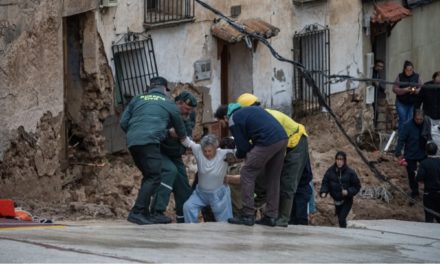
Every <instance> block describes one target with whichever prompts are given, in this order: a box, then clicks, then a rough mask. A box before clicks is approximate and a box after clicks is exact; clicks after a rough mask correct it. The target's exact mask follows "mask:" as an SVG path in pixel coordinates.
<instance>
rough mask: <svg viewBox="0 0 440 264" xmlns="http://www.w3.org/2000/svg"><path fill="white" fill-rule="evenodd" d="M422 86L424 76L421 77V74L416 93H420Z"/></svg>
mask: <svg viewBox="0 0 440 264" xmlns="http://www.w3.org/2000/svg"><path fill="white" fill-rule="evenodd" d="M422 86H423V82H422V77H420V75H419V83H418V85H417V86H416V87H415V88H416V90H415V92H414V93H415V94H419V93H420V90H421V89H422Z"/></svg>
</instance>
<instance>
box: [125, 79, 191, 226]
mask: <svg viewBox="0 0 440 264" xmlns="http://www.w3.org/2000/svg"><path fill="white" fill-rule="evenodd" d="M150 84H151V89H150V90H149V92H148V93H147V94H144V95H138V96H135V97H133V98H132V99H131V101H130V103H129V104H128V105H127V107H126V108H125V110H124V112H123V113H122V116H121V120H120V126H121V128H122V130H123V131H124V132H125V133H126V134H127V145H128V150H129V151H130V154H131V156H132V157H133V160H134V163H135V164H136V166H137V167H138V169H139V170H140V171H141V172H142V176H143V178H142V182H141V187H140V190H139V193H138V196H137V198H136V201H135V204H134V206H133V208H132V209H131V211H130V213H129V215H128V218H127V220H128V221H129V222H132V223H135V224H139V225H147V224H156V223H167V222H169V220H168V219H163V218H161V217H158V216H155V215H153V214H151V212H150V208H149V207H150V199H151V196H153V195H154V194H155V193H156V191H157V188H158V187H159V185H160V181H161V168H162V159H161V154H160V143H161V142H162V141H163V140H164V139H165V138H166V135H167V126H168V124H172V126H173V127H174V128H175V130H176V134H177V136H178V137H179V138H185V137H186V131H185V126H184V124H183V121H182V118H181V116H180V112H179V109H177V107H176V104H175V103H174V102H172V101H171V100H169V99H168V96H167V95H166V89H167V81H166V80H165V79H164V78H162V77H155V78H152V79H151V80H150Z"/></svg>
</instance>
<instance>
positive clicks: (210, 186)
mask: <svg viewBox="0 0 440 264" xmlns="http://www.w3.org/2000/svg"><path fill="white" fill-rule="evenodd" d="M182 144H183V145H184V146H185V147H190V148H191V149H192V152H193V154H194V157H195V159H196V161H197V167H198V176H199V177H198V180H199V182H198V184H197V186H196V189H195V190H194V192H193V193H192V195H191V197H189V199H188V200H187V201H186V202H185V204H184V205H183V215H184V217H185V223H197V222H198V216H199V212H200V210H201V209H202V208H203V207H205V206H208V205H209V206H210V207H211V209H212V212H213V213H214V217H215V220H216V221H217V222H225V221H227V220H228V219H229V218H232V205H231V191H230V189H229V187H228V185H226V184H224V178H225V175H226V172H227V169H228V163H227V162H226V161H225V158H226V154H228V153H232V152H233V151H234V150H232V149H220V148H218V145H219V142H218V140H217V138H216V137H215V136H214V135H211V134H209V135H206V136H204V137H203V138H202V140H201V141H200V144H196V143H194V142H193V141H192V140H190V139H189V138H186V139H185V141H183V142H182Z"/></svg>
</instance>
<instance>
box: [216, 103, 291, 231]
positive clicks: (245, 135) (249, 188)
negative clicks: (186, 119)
mask: <svg viewBox="0 0 440 264" xmlns="http://www.w3.org/2000/svg"><path fill="white" fill-rule="evenodd" d="M215 117H216V118H217V119H218V120H219V121H220V123H221V124H223V125H226V124H227V125H228V126H229V130H230V131H231V133H232V136H233V137H234V140H235V144H236V146H237V151H236V156H237V158H240V159H241V158H246V159H245V164H244V166H243V167H242V168H241V171H240V184H241V186H240V188H241V199H242V206H243V207H242V210H241V212H240V214H239V215H238V216H236V217H233V218H230V219H228V222H229V223H231V224H238V225H254V223H255V207H254V188H255V180H256V178H257V176H258V175H259V174H260V173H262V172H264V173H265V175H264V176H263V177H264V180H265V183H266V193H267V198H266V202H267V203H266V208H265V212H264V217H262V219H260V220H258V221H257V224H262V225H268V226H275V221H276V218H277V217H278V205H279V198H280V197H279V195H280V176H281V170H282V167H283V161H284V154H285V152H286V146H287V134H286V132H285V131H284V129H283V127H282V126H281V125H280V123H279V122H278V121H277V120H276V119H275V118H274V117H273V116H272V115H271V114H269V113H268V112H267V111H265V110H264V109H263V108H261V107H259V106H249V107H244V108H241V107H240V104H238V103H233V104H229V106H228V107H226V106H220V107H219V108H218V109H217V111H216V113H215Z"/></svg>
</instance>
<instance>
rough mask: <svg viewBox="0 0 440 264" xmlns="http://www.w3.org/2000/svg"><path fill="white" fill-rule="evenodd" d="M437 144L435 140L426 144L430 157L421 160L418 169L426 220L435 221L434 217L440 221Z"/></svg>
mask: <svg viewBox="0 0 440 264" xmlns="http://www.w3.org/2000/svg"><path fill="white" fill-rule="evenodd" d="M436 153H437V145H436V144H435V143H434V142H430V143H428V144H426V154H428V158H426V159H425V160H423V161H422V162H420V166H419V169H418V171H417V177H416V180H417V181H423V182H424V184H425V188H424V190H423V192H424V193H423V206H424V207H425V222H428V223H433V222H434V218H435V219H436V220H437V223H440V158H439V157H435V156H434V155H435V154H436Z"/></svg>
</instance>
